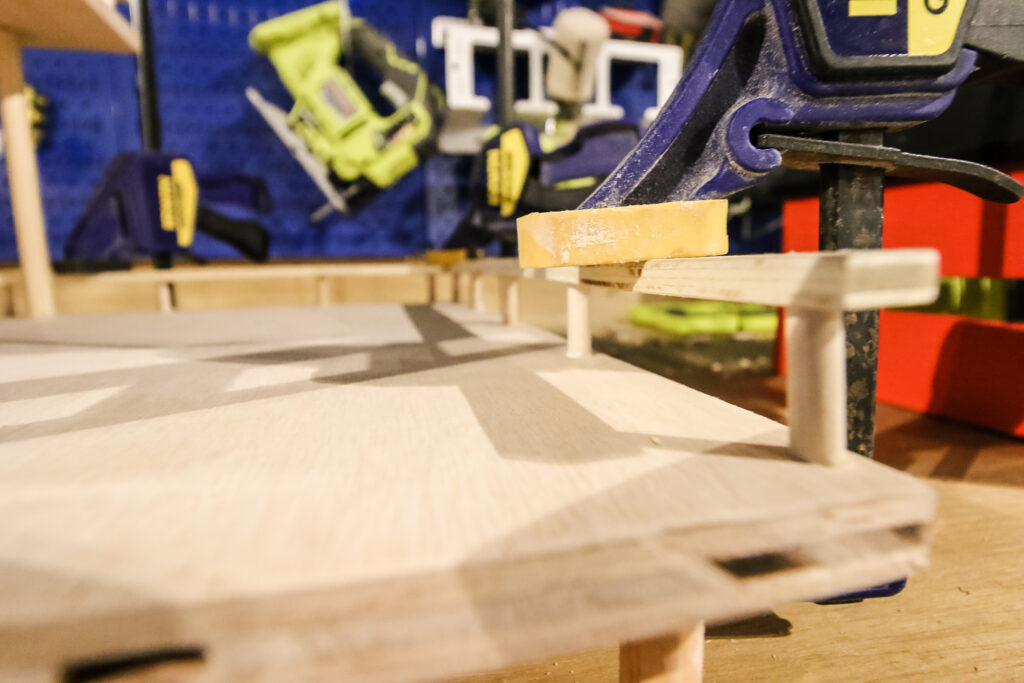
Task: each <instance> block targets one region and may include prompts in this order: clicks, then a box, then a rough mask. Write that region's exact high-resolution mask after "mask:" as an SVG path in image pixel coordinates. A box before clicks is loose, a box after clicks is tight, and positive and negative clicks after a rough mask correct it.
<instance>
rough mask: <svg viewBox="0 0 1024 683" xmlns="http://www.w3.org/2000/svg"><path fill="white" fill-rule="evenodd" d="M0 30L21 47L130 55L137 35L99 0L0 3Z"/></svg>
mask: <svg viewBox="0 0 1024 683" xmlns="http://www.w3.org/2000/svg"><path fill="white" fill-rule="evenodd" d="M0 31H7V32H9V33H12V34H14V35H15V36H16V37H17V39H18V42H19V43H20V44H21V45H22V46H23V47H42V48H49V49H57V50H86V51H89V52H113V53H118V54H132V53H135V52H138V51H139V49H140V48H139V36H138V34H137V33H136V32H135V31H134V30H132V28H131V26H129V24H128V22H127V21H125V20H124V18H123V17H122V16H121V15H120V14H118V13H117V11H115V10H114V9H113V8H112V7H111V6H110V4H109V3H106V2H103V0H0Z"/></svg>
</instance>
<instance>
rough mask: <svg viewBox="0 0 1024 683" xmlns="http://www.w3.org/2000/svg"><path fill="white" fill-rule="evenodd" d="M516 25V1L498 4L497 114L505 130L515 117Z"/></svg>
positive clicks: (501, 0) (504, 1)
mask: <svg viewBox="0 0 1024 683" xmlns="http://www.w3.org/2000/svg"><path fill="white" fill-rule="evenodd" d="M514 23H515V1H514V0H500V2H499V3H498V102H497V105H498V106H497V109H496V111H495V113H496V114H497V116H498V125H499V126H501V128H502V129H503V130H504V129H505V128H507V127H508V126H510V125H511V124H512V121H513V119H514V118H515V115H514V114H513V109H512V105H513V104H514V101H515V96H516V93H515V83H516V73H515V56H514V55H513V53H512V29H513V25H514Z"/></svg>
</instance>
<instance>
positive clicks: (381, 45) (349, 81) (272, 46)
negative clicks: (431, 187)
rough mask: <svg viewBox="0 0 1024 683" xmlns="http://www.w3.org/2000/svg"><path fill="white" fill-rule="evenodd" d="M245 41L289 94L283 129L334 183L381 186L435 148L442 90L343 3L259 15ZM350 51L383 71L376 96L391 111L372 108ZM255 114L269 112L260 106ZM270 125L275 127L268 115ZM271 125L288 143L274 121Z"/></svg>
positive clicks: (390, 183) (308, 169) (389, 184)
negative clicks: (351, 67) (346, 63)
mask: <svg viewBox="0 0 1024 683" xmlns="http://www.w3.org/2000/svg"><path fill="white" fill-rule="evenodd" d="M249 43H250V45H251V46H252V48H253V49H254V50H256V51H257V52H260V53H262V54H265V55H266V56H267V57H268V58H269V59H270V61H271V63H272V64H273V65H274V68H275V69H276V70H277V73H278V75H279V77H280V78H281V82H282V83H283V84H284V86H285V87H286V88H287V89H288V92H289V93H290V94H291V95H292V97H293V98H294V100H295V104H294V106H293V107H292V109H291V111H290V112H289V113H288V115H287V119H286V122H287V126H288V128H289V129H290V131H291V132H292V133H294V135H295V136H296V137H297V138H298V140H299V141H301V144H302V145H303V147H304V148H305V151H306V152H308V154H309V155H311V156H312V157H313V158H314V159H315V160H316V161H317V162H319V163H320V164H322V165H323V166H324V167H325V168H326V170H327V174H326V176H327V178H329V179H330V181H331V182H332V183H333V184H334V185H335V186H336V187H340V188H351V187H352V186H354V185H357V186H358V187H355V188H354V191H359V190H361V189H364V187H365V186H366V185H369V186H372V187H373V188H376V189H386V188H388V187H390V186H391V185H393V184H395V183H396V182H397V181H398V180H399V179H401V178H402V177H403V176H404V175H405V174H407V173H408V172H409V171H411V170H412V169H413V168H415V167H416V166H417V165H418V164H419V163H420V161H421V160H422V159H423V158H424V157H426V156H427V155H429V154H431V153H433V151H434V148H435V144H436V139H437V134H438V131H439V129H440V123H441V120H440V119H441V117H442V112H443V102H442V96H441V94H440V91H439V90H437V88H435V87H434V86H433V85H431V84H430V82H429V81H428V79H427V76H426V74H425V73H424V72H423V70H422V69H421V68H420V67H419V65H418V64H416V62H414V61H412V60H410V59H408V58H406V57H405V56H404V55H402V54H401V53H400V52H399V51H398V50H397V48H396V47H395V46H394V44H393V43H391V42H390V41H388V40H386V39H385V38H383V37H382V36H381V35H380V34H379V33H377V32H376V31H375V30H374V29H373V28H372V27H371V26H369V25H368V24H366V23H365V22H364V21H362V20H360V19H350V18H349V17H347V16H346V13H345V7H344V5H342V4H341V3H338V2H335V1H333V0H332V1H330V2H324V3H321V4H318V5H313V6H312V7H307V8H305V9H302V10H298V11H296V12H291V13H289V14H286V15H283V16H280V17H277V18H274V19H271V20H269V21H265V22H263V23H261V24H259V25H257V26H256V27H255V28H254V29H253V30H252V32H251V33H250V34H249ZM349 52H351V53H353V54H354V55H355V56H356V57H358V58H359V59H361V60H364V61H365V62H367V63H368V64H369V65H370V66H371V67H372V68H373V69H374V71H376V72H377V73H379V74H380V75H381V77H382V79H383V83H382V85H381V94H382V95H383V96H384V97H386V98H387V99H388V100H389V101H390V102H391V104H392V105H393V106H394V111H393V112H391V113H389V114H382V113H380V112H378V111H377V110H376V109H375V108H374V106H373V104H372V103H371V102H370V100H369V99H368V98H367V97H366V95H365V94H364V93H363V91H362V89H361V88H360V87H359V85H358V84H357V83H356V81H355V79H354V78H353V77H352V75H351V73H350V72H349V71H348V70H346V69H345V68H344V67H343V66H341V64H340V63H339V61H340V60H342V58H343V57H346V56H347V55H348V54H349ZM252 99H253V97H252V96H250V100H252ZM254 104H256V102H255V101H254ZM264 104H266V103H265V102H264ZM257 106H258V107H260V105H257ZM261 113H264V116H265V117H266V116H267V115H266V113H265V112H264V111H263V109H262V108H261ZM268 123H270V124H271V125H272V126H274V122H272V121H271V120H270V119H269V118H268ZM275 130H276V131H277V132H278V135H279V136H282V139H283V140H284V141H285V144H286V145H289V147H290V148H291V146H292V145H290V144H289V140H287V139H285V136H284V135H283V134H282V131H281V130H280V129H279V126H275ZM292 151H293V153H295V150H294V149H292ZM296 156H297V158H298V154H297V155H296ZM302 161H303V160H302V159H300V162H302ZM308 164H309V160H308V159H307V160H306V163H303V165H304V166H306V167H307V171H309V172H310V174H311V175H314V174H313V172H312V171H311V169H310V168H309V165H308ZM314 180H317V178H316V177H314ZM318 185H321V183H320V182H318ZM321 189H322V190H325V188H324V187H323V186H322V185H321ZM325 194H328V198H329V199H330V198H331V197H330V194H329V193H328V192H327V191H326V190H325ZM333 203H334V202H332V204H333ZM335 208H338V207H337V206H335Z"/></svg>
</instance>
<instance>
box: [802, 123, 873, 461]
mask: <svg viewBox="0 0 1024 683" xmlns="http://www.w3.org/2000/svg"><path fill="white" fill-rule="evenodd" d="M839 141H840V142H857V143H861V144H866V145H881V144H882V142H883V132H882V131H881V130H864V131H844V132H841V133H839ZM884 181H885V171H883V170H882V169H880V168H868V167H864V166H849V165H844V164H823V165H822V166H821V210H820V213H819V224H818V248H819V249H821V250H822V251H825V250H836V249H880V248H881V247H882V191H883V187H884ZM845 324H846V387H847V395H846V410H847V418H846V419H847V427H846V434H847V437H846V438H847V448H849V449H850V450H851V451H853V452H854V453H859V454H860V455H863V456H866V457H869V458H871V457H874V453H875V393H876V385H877V380H878V311H877V310H872V311H859V312H848V313H846V314H845Z"/></svg>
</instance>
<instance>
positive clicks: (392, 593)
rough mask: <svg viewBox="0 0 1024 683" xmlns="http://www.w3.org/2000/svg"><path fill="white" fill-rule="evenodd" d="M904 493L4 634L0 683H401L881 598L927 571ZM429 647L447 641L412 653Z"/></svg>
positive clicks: (921, 514) (925, 525) (926, 542)
mask: <svg viewBox="0 0 1024 683" xmlns="http://www.w3.org/2000/svg"><path fill="white" fill-rule="evenodd" d="M872 465H873V463H872ZM878 467H882V466H878ZM907 480H908V482H909V483H910V484H911V485H909V486H908V488H907V490H906V492H905V493H906V495H905V497H904V498H902V499H896V498H880V499H878V500H876V501H862V502H860V503H856V504H852V505H849V506H846V507H843V508H822V509H821V510H819V511H816V512H814V513H811V514H808V515H805V516H803V517H791V518H775V519H763V520H746V521H737V522H736V523H734V524H730V525H728V526H726V527H723V526H715V527H707V528H690V529H674V528H666V529H664V530H662V532H661V533H659V534H657V535H655V536H648V537H643V538H635V539H621V540H619V541H616V542H611V543H607V544H602V545H598V546H589V547H585V548H579V549H575V550H572V551H567V552H565V551H563V552H557V551H556V552H549V553H544V554H540V555H535V556H532V557H525V556H524V557H519V558H514V559H496V558H492V557H483V558H480V560H478V561H476V562H470V563H468V564H465V565H462V566H460V567H455V568H451V569H445V570H441V571H436V572H432V573H427V574H419V575H411V576H399V577H394V578H392V579H389V580H384V581H378V582H372V583H363V584H359V585H353V586H344V587H336V588H323V589H316V590H312V591H308V592H302V593H293V594H290V595H284V596H272V595H265V596H253V597H251V598H240V599H233V600H227V601H223V602H214V603H205V604H197V605H174V604H154V605H153V606H151V607H148V608H147V607H143V608H141V609H137V610H133V611H131V612H126V613H118V614H108V615H96V616H94V617H85V618H80V619H76V620H69V621H66V622H63V623H59V624H47V625H40V626H39V627H38V628H32V629H28V630H23V631H17V632H10V633H8V634H3V633H0V636H3V641H4V644H5V645H7V646H9V647H7V648H5V649H3V650H0V680H8V678H6V675H7V674H8V673H9V672H15V671H19V670H20V671H28V670H45V668H46V667H47V665H49V667H50V671H53V672H54V673H59V669H60V668H62V667H64V666H67V665H68V664H73V663H81V662H83V661H90V660H94V659H96V658H97V657H100V656H102V658H111V657H114V658H116V657H117V656H119V653H123V656H125V657H131V656H138V655H139V654H145V653H147V652H157V653H159V652H164V651H175V650H186V649H188V650H191V649H194V650H196V651H198V652H200V653H201V656H202V662H195V663H194V665H193V666H192V667H191V671H189V673H190V674H194V675H195V676H196V677H197V678H196V679H195V680H218V681H219V680H225V681H231V680H259V681H264V680H265V681H273V680H359V681H364V682H366V683H398V682H399V681H408V680H434V679H446V678H450V677H452V676H459V675H466V674H472V673H477V672H483V671H488V670H497V669H501V668H505V667H509V666H513V665H517V664H521V663H523V662H524V661H531V660H535V659H538V658H544V657H549V656H558V655H564V654H566V653H569V652H578V651H582V650H586V649H590V648H595V647H605V646H609V645H613V644H615V643H617V642H621V641H623V640H639V639H644V638H649V637H654V636H657V635H659V634H663V633H667V632H671V631H672V630H673V629H676V628H678V626H679V624H681V623H694V622H696V621H707V622H708V623H711V624H714V623H719V622H722V621H726V620H729V619H734V618H736V617H737V616H741V615H745V614H757V613H762V612H765V611H767V610H770V609H771V608H772V607H773V606H776V605H778V604H780V603H782V602H794V601H806V600H816V599H822V598H828V597H832V596H834V595H839V594H843V593H847V592H850V591H854V590H859V589H863V588H866V587H868V586H872V585H879V584H883V583H887V582H890V581H894V580H897V579H900V578H905V577H907V576H909V575H911V574H913V573H914V571H916V570H917V569H920V568H923V567H925V566H927V563H928V552H929V547H930V545H931V539H932V531H931V526H930V524H931V520H932V519H933V517H934V495H933V493H932V492H931V490H930V489H929V488H928V487H927V486H925V485H924V484H921V483H919V482H914V481H913V480H912V478H911V477H907ZM913 484H916V486H913ZM525 577H533V580H524V579H525ZM538 585H540V586H542V588H541V589H540V590H537V589H536V587H537V586H538ZM524 587H530V588H529V589H525V588H524ZM552 605H558V606H559V607H558V609H557V610H552ZM427 632H433V633H437V632H441V633H443V634H444V637H443V638H436V637H432V638H425V637H423V634H424V633H427ZM54 664H57V665H58V666H57V669H58V671H54V669H53V666H54ZM142 680H145V679H142ZM156 680H165V679H159V678H158V679H156ZM175 680H193V679H192V678H188V677H186V678H180V679H175Z"/></svg>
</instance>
